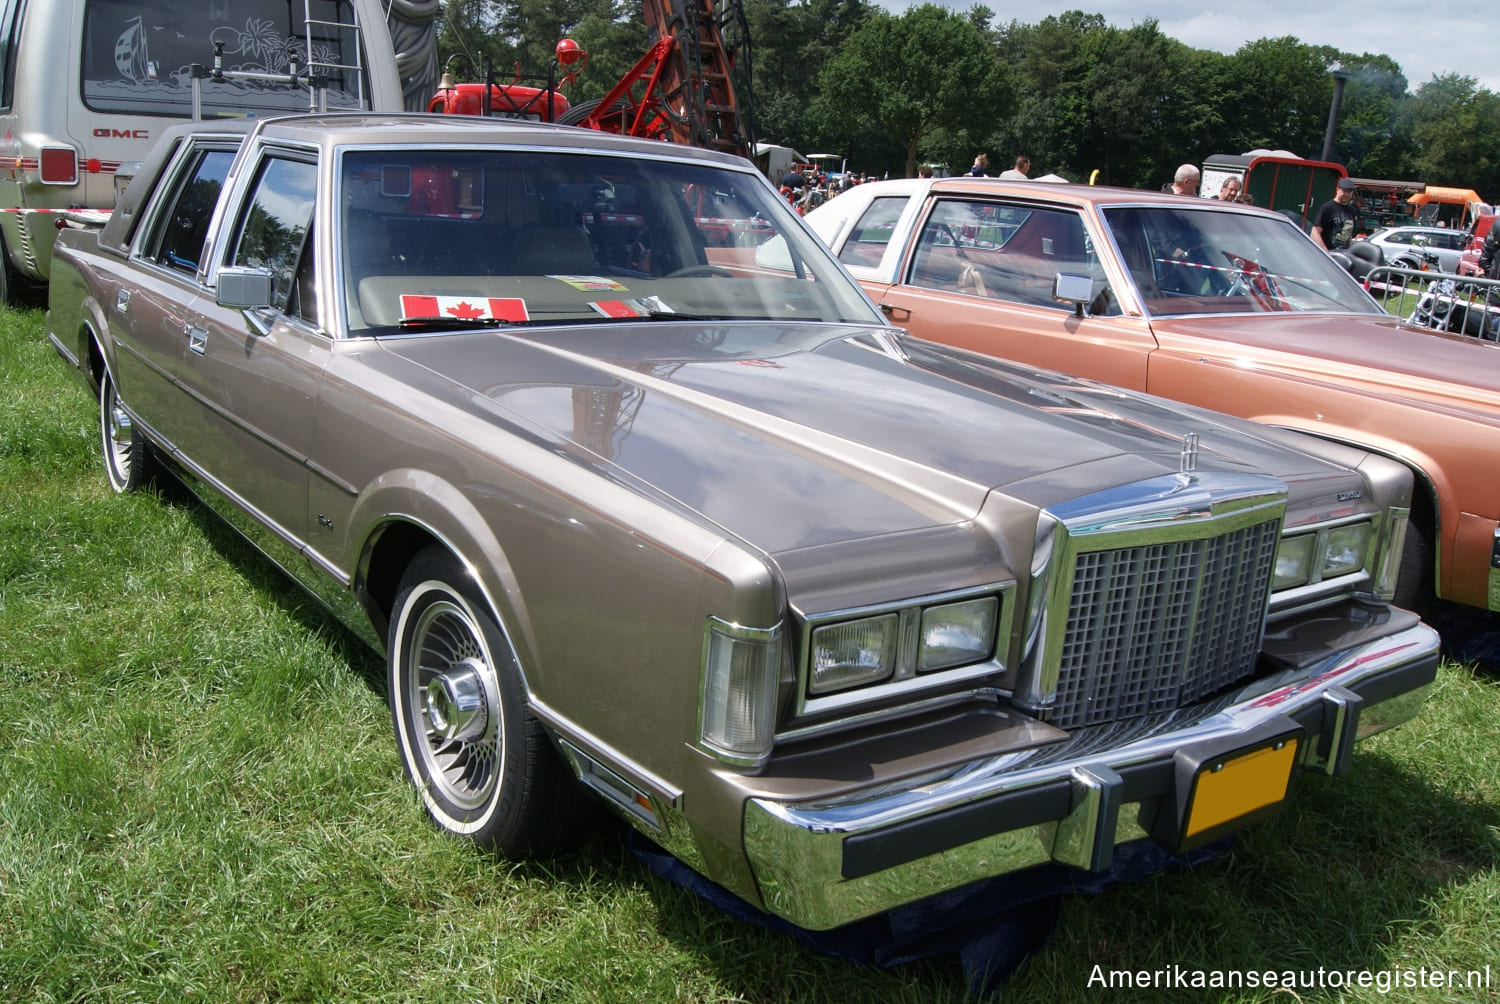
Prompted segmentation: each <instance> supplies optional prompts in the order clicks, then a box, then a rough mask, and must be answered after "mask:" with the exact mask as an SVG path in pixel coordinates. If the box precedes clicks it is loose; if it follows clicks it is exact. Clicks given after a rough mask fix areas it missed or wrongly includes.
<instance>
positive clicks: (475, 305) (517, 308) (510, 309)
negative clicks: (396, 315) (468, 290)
mask: <svg viewBox="0 0 1500 1004" xmlns="http://www.w3.org/2000/svg"><path fill="white" fill-rule="evenodd" d="M401 316H402V317H404V318H422V317H457V318H461V319H463V320H468V321H477V320H480V319H483V318H487V317H493V318H496V319H498V320H501V321H528V320H530V319H531V318H530V316H529V315H528V314H527V313H526V301H525V300H521V299H518V298H515V297H499V296H422V295H418V294H412V293H403V294H402V295H401Z"/></svg>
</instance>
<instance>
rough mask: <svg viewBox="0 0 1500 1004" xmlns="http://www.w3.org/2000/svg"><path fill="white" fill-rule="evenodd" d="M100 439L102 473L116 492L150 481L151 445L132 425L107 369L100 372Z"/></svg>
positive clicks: (137, 487)
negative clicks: (102, 459)
mask: <svg viewBox="0 0 1500 1004" xmlns="http://www.w3.org/2000/svg"><path fill="white" fill-rule="evenodd" d="M99 439H100V444H101V445H102V446H103V448H104V473H105V475H106V476H108V478H109V486H110V487H111V488H113V489H114V490H115V491H117V492H133V491H136V490H137V489H139V488H142V487H144V486H145V485H147V484H149V483H150V481H151V477H152V474H153V471H154V467H155V461H154V460H153V458H152V456H151V444H149V443H147V442H146V438H145V437H144V436H142V435H141V433H140V430H139V429H137V428H136V427H135V422H134V421H132V420H131V417H130V415H129V413H128V412H126V410H125V408H124V406H123V405H122V404H121V403H120V397H119V394H118V393H117V392H116V391H115V381H114V377H112V376H110V373H109V370H108V369H102V370H101V371H100V374H99Z"/></svg>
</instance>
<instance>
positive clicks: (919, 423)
mask: <svg viewBox="0 0 1500 1004" xmlns="http://www.w3.org/2000/svg"><path fill="white" fill-rule="evenodd" d="M382 344H383V347H384V348H386V349H388V350H389V351H390V352H391V353H394V354H395V355H396V356H398V357H399V358H400V359H401V360H404V361H405V362H406V363H410V364H415V365H416V366H418V367H421V370H420V371H413V370H409V369H407V368H406V366H405V365H404V364H402V363H399V362H396V361H395V360H393V359H391V358H390V357H389V356H387V355H385V353H380V354H379V355H380V356H382V357H384V360H385V361H384V362H380V361H379V360H372V364H373V365H380V366H382V368H385V367H387V366H395V367H396V369H397V372H393V373H392V374H391V375H393V376H399V378H400V379H401V380H402V381H403V382H405V383H408V384H411V385H413V387H414V389H419V390H425V391H426V392H427V393H431V394H434V395H438V396H441V397H443V398H444V399H446V400H455V399H460V400H466V401H468V402H469V403H470V406H471V407H474V408H483V409H489V410H491V411H492V413H493V420H495V421H497V422H500V423H503V424H505V425H507V426H510V427H512V428H514V429H516V430H517V431H519V432H521V433H523V434H527V435H531V436H541V437H544V438H545V439H546V440H548V441H550V442H553V443H555V444H556V448H558V449H561V450H566V451H567V452H568V453H569V454H570V455H572V456H574V457H576V458H578V459H579V460H580V461H581V462H584V463H587V464H589V465H591V466H593V467H595V468H596V469H598V470H599V471H600V473H602V474H604V475H606V476H608V477H611V478H614V479H616V480H618V481H621V482H624V483H627V484H630V485H631V486H632V487H634V488H635V489H636V490H639V491H641V492H643V493H645V494H648V495H652V496H654V497H657V498H662V500H663V501H665V498H664V497H669V498H670V499H671V500H674V504H675V505H678V506H682V507H686V508H688V509H691V510H693V511H695V512H697V513H699V514H701V515H702V516H703V517H706V518H707V519H709V520H711V521H712V522H713V523H715V524H716V525H718V526H720V527H722V528H724V529H727V530H728V531H729V532H731V533H733V534H735V535H736V536H738V537H740V538H741V539H743V540H746V541H748V542H750V543H752V544H753V545H755V546H757V547H760V548H763V549H764V550H766V551H769V552H771V553H776V552H779V551H783V550H787V549H792V548H798V547H807V546H813V545H818V544H827V543H833V542H837V541H840V540H847V539H851V538H854V537H861V536H873V535H879V534H887V533H895V532H900V531H904V530H912V529H920V528H925V527H930V526H934V525H940V524H946V523H954V522H958V521H962V520H967V519H970V518H972V517H973V516H974V515H975V514H976V513H978V511H979V509H980V507H981V505H982V504H983V503H984V500H985V498H986V496H987V495H989V493H990V492H991V491H992V490H999V491H1001V492H1005V493H1007V494H1010V495H1012V496H1014V497H1015V499H1016V501H1017V502H1019V503H1022V504H1024V505H1028V506H1032V507H1036V506H1043V505H1047V504H1050V503H1054V502H1058V501H1062V500H1065V499H1067V498H1072V497H1076V496H1079V495H1084V494H1088V493H1091V492H1095V491H1098V490H1101V489H1103V488H1108V487H1114V486H1116V485H1118V484H1120V483H1122V482H1129V481H1134V480H1144V479H1147V478H1152V477H1157V476H1160V475H1163V474H1170V473H1174V472H1176V471H1177V470H1178V469H1179V461H1180V456H1181V452H1182V437H1183V435H1184V434H1185V433H1187V432H1190V431H1191V432H1197V433H1198V434H1199V435H1200V437H1201V450H1202V452H1201V455H1200V458H1199V467H1200V469H1201V470H1205V471H1208V470H1216V471H1229V472H1246V473H1272V474H1276V475H1279V476H1282V477H1295V476H1297V475H1299V474H1308V473H1309V472H1325V471H1326V470H1327V468H1325V467H1324V465H1323V464H1322V463H1321V462H1320V461H1318V460H1315V459H1314V458H1312V457H1309V456H1304V455H1301V454H1297V453H1292V452H1290V451H1287V450H1285V449H1283V448H1282V447H1280V446H1278V445H1275V444H1273V443H1271V442H1269V441H1267V440H1264V439H1261V438H1259V436H1258V435H1256V434H1255V432H1254V429H1255V427H1253V426H1251V425H1249V423H1242V422H1239V421H1238V420H1236V419H1225V418H1223V417H1222V416H1217V415H1211V414H1210V413H1208V412H1202V411H1199V410H1197V409H1194V408H1191V407H1189V406H1185V405H1177V404H1175V403H1172V402H1166V401H1161V400H1158V399H1154V398H1148V397H1144V396H1141V395H1131V394H1126V393H1123V392H1120V391H1117V390H1115V389H1113V388H1106V387H1102V386H1095V385H1092V384H1089V383H1087V382H1082V381H1075V380H1072V379H1071V378H1067V377H1062V376H1059V375H1057V374H1053V373H1040V374H1039V373H1033V372H1030V371H1027V370H1025V369H1022V368H1019V367H1015V366H1011V365H1008V364H1005V363H1002V362H999V361H996V360H992V359H986V358H982V357H978V356H970V355H968V354H965V353H960V352H956V351H953V350H948V349H944V348H942V347H938V346H934V345H931V344H929V343H925V342H920V341H916V340H907V339H902V340H900V341H899V342H898V341H896V340H894V332H892V331H891V330H889V329H886V330H884V331H870V330H868V329H849V328H846V329H833V328H829V327H824V326H816V325H800V326H796V327H793V328H787V329H779V328H776V327H773V326H760V325H756V326H751V325H746V324H736V325H725V326H723V327H721V328H719V329H705V327H703V326H701V325H687V324H681V323H670V324H657V325H651V326H636V325H630V326H626V325H616V326H610V327H607V328H600V327H598V326H594V327H591V328H589V329H587V330H583V329H556V328H552V329H545V330H541V331H537V332H534V333H532V332H520V333H517V334H496V333H492V332H486V333H482V334H445V335H441V336H437V337H433V336H427V337H414V338H403V339H386V340H383V342H382ZM455 385H457V387H455ZM458 388H462V390H459V389H458ZM1231 457H1233V458H1234V459H1230V458H1231ZM502 460H503V458H502ZM1058 472H1062V473H1061V474H1059V473H1058ZM1350 476H1351V477H1352V476H1353V475H1350Z"/></svg>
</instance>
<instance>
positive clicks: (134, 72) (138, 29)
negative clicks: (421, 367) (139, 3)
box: [115, 14, 156, 81]
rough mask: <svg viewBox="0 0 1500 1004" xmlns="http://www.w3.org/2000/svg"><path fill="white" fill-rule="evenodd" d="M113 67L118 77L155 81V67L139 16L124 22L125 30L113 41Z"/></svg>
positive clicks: (144, 28)
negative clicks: (117, 72) (118, 74)
mask: <svg viewBox="0 0 1500 1004" xmlns="http://www.w3.org/2000/svg"><path fill="white" fill-rule="evenodd" d="M115 67H116V68H117V69H118V70H119V71H120V76H122V77H125V78H127V79H130V80H136V81H140V80H155V79H156V67H155V66H154V65H153V64H152V62H151V53H150V51H149V49H148V47H147V45H146V27H145V25H144V24H142V22H141V17H140V15H139V14H137V15H136V16H135V17H133V18H131V19H130V20H129V21H127V22H125V30H124V31H122V32H121V33H120V37H119V38H117V39H115Z"/></svg>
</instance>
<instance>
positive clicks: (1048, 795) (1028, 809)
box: [743, 622, 1438, 930]
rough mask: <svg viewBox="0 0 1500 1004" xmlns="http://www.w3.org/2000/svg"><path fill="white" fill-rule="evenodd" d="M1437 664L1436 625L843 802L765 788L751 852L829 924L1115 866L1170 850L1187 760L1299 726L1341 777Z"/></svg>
mask: <svg viewBox="0 0 1500 1004" xmlns="http://www.w3.org/2000/svg"><path fill="white" fill-rule="evenodd" d="M1437 664H1438V636H1437V633H1436V632H1435V631H1433V630H1432V629H1431V628H1429V627H1427V626H1426V625H1425V624H1422V623H1420V622H1417V623H1414V624H1413V625H1412V626H1408V627H1405V628H1403V629H1401V630H1399V631H1396V632H1394V633H1392V634H1390V635H1388V636H1386V637H1383V638H1379V639H1374V640H1370V641H1367V642H1365V643H1363V644H1361V645H1358V646H1355V647H1352V648H1347V649H1342V650H1340V651H1338V652H1337V653H1335V654H1334V655H1331V656H1328V657H1326V658H1324V659H1322V660H1321V661H1317V662H1314V663H1311V664H1304V665H1302V666H1301V667H1300V668H1298V669H1296V670H1295V671H1293V670H1288V671H1287V672H1285V673H1281V674H1278V675H1276V676H1273V677H1271V678H1268V679H1261V680H1258V681H1256V682H1255V683H1253V684H1251V685H1250V686H1248V687H1246V688H1244V689H1243V690H1241V691H1239V692H1238V693H1236V694H1235V695H1234V696H1233V697H1232V698H1229V699H1228V700H1227V702H1226V701H1221V702H1220V703H1221V704H1223V705H1224V706H1223V707H1221V708H1220V709H1219V710H1218V711H1217V712H1215V713H1212V714H1210V715H1208V716H1206V717H1205V716H1204V715H1203V712H1202V709H1185V710H1184V711H1182V712H1176V713H1173V714H1171V715H1167V716H1164V717H1162V718H1158V719H1153V720H1150V721H1148V722H1144V723H1143V722H1122V723H1117V724H1116V725H1113V726H1104V727H1100V728H1099V729H1093V730H1080V731H1079V733H1076V734H1075V735H1074V736H1073V737H1070V739H1069V740H1067V741H1065V742H1063V743H1060V744H1057V745H1053V746H1043V747H1040V748H1036V749H1029V750H1024V751H1021V752H1017V753H1009V754H1002V755H998V756H995V757H991V758H987V759H984V760H981V761H975V762H971V763H969V764H965V765H963V766H962V767H960V768H957V769H953V770H948V771H944V772H943V773H942V775H941V776H938V777H926V778H917V779H914V780H912V781H910V782H909V783H908V784H905V785H897V786H886V787H884V788H882V789H880V790H879V791H877V792H874V793H870V792H862V793H856V794H853V795H851V796H849V797H847V798H843V799H838V800H825V801H822V802H818V803H806V802H803V803H797V802H781V801H775V800H771V799H766V798H752V799H750V800H749V802H748V803H747V805H746V809H745V817H744V834H743V836H744V846H745V850H746V853H747V855H748V857H749V860H750V864H751V868H752V869H753V872H754V875H755V880H756V883H757V886H758V887H759V891H760V894H761V898H762V901H763V903H764V905H765V907H766V909H768V910H770V911H771V912H772V913H775V914H778V915H780V916H782V917H785V918H786V919H788V920H790V921H792V922H793V923H796V924H799V925H801V926H803V927H806V928H810V929H816V930H822V929H827V928H831V927H837V926H838V925H840V924H844V923H848V922H849V921H852V920H856V919H858V918H860V917H866V916H870V915H872V914H876V913H880V912H882V911H885V910H889V909H891V908H893V907H895V906H899V905H901V904H904V903H909V902H912V901H915V900H917V899H920V898H922V897H924V896H929V895H932V894H934V893H938V892H941V891H944V890H947V889H953V888H957V887H959V886H963V885H967V884H969V883H971V882H975V881H978V880H980V879H984V878H989V877H992V876H996V875H1004V874H1008V873H1011V872H1016V871H1019V870H1021V869H1024V868H1028V867H1031V866H1034V865H1038V864H1042V863H1045V862H1049V861H1057V862H1062V863H1065V864H1069V865H1073V866H1076V867H1079V868H1082V869H1087V870H1099V869H1103V868H1107V867H1108V865H1109V863H1110V861H1111V859H1112V857H1113V854H1114V848H1115V846H1116V845H1117V844H1122V843H1125V842H1127V841H1130V840H1135V839H1139V838H1142V837H1146V836H1156V837H1157V839H1159V840H1163V834H1164V833H1165V834H1168V836H1167V838H1166V839H1164V840H1163V842H1164V843H1167V844H1168V845H1169V846H1170V845H1171V843H1172V837H1171V836H1170V834H1171V833H1172V830H1173V826H1174V823H1173V821H1172V819H1171V816H1172V814H1173V813H1176V814H1177V815H1179V816H1180V815H1181V813H1182V811H1183V810H1182V809H1181V806H1182V805H1183V804H1184V797H1185V795H1184V792H1183V790H1182V789H1183V788H1184V785H1185V783H1190V782H1185V781H1184V774H1183V766H1184V762H1185V761H1184V756H1186V757H1187V758H1188V761H1190V762H1189V764H1188V766H1189V769H1197V765H1200V764H1205V763H1207V762H1208V760H1209V759H1211V758H1217V759H1218V760H1219V761H1223V760H1225V759H1229V758H1232V757H1234V756H1235V755H1236V754H1237V753H1242V752H1243V751H1245V750H1247V749H1248V748H1250V747H1253V746H1256V744H1262V745H1265V744H1268V743H1272V742H1275V741H1276V740H1277V738H1278V737H1286V736H1290V735H1295V736H1296V737H1297V740H1296V741H1297V747H1296V749H1295V753H1294V756H1295V761H1294V763H1293V768H1292V769H1293V772H1294V773H1295V771H1296V769H1297V768H1298V767H1300V768H1301V769H1303V770H1312V771H1318V772H1322V773H1327V774H1333V775H1338V774H1342V773H1344V772H1345V771H1347V770H1348V769H1349V763H1350V756H1351V752H1352V750H1353V747H1354V744H1355V743H1356V742H1357V741H1359V740H1361V739H1364V738H1365V737H1367V736H1370V735H1374V734H1375V733H1377V732H1381V731H1383V730H1384V729H1387V728H1390V727H1391V726H1393V725H1397V724H1399V723H1401V722H1403V721H1406V720H1407V719H1409V718H1411V717H1412V716H1413V715H1414V714H1415V713H1416V711H1417V709H1418V708H1419V707H1420V706H1421V703H1422V701H1423V700H1424V699H1425V697H1426V695H1427V691H1428V689H1429V688H1430V686H1431V684H1432V681H1433V679H1434V677H1435V675H1436V672H1437ZM1085 732H1087V734H1084V733H1085ZM1266 748H1267V749H1269V746H1268V745H1267V746H1266ZM1276 748H1277V749H1280V748H1281V747H1280V746H1277V747H1276ZM1195 758H1196V759H1195ZM1174 806H1175V807H1176V808H1174ZM1271 808H1274V806H1272V807H1271ZM1259 815H1260V813H1249V814H1247V815H1245V816H1243V817H1239V818H1235V819H1232V820H1231V821H1230V822H1229V823H1227V824H1226V825H1224V826H1221V827H1219V828H1218V829H1217V830H1216V831H1215V832H1216V833H1218V832H1224V831H1226V830H1233V829H1236V828H1238V827H1239V826H1243V825H1246V824H1247V823H1249V822H1251V821H1253V820H1254V819H1255V818H1258V816H1259Z"/></svg>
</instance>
